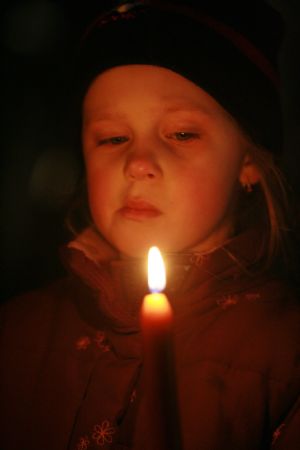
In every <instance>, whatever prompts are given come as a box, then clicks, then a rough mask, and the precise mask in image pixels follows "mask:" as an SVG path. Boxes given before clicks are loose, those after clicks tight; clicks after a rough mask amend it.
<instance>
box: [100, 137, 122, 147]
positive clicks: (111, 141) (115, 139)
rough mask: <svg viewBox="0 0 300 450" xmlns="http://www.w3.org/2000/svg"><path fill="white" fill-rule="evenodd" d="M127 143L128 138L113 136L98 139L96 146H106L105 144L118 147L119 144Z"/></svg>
mask: <svg viewBox="0 0 300 450" xmlns="http://www.w3.org/2000/svg"><path fill="white" fill-rule="evenodd" d="M127 141H128V137H126V136H113V137H110V138H105V139H100V140H99V141H98V142H97V144H98V145H106V144H111V145H119V144H123V143H124V142H127Z"/></svg>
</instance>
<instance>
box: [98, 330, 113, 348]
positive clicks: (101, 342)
mask: <svg viewBox="0 0 300 450" xmlns="http://www.w3.org/2000/svg"><path fill="white" fill-rule="evenodd" d="M94 341H95V343H96V345H97V346H98V347H99V348H100V349H101V350H102V351H103V352H109V351H110V345H109V344H108V342H107V340H106V336H105V333H104V331H97V332H96V335H95V338H94Z"/></svg>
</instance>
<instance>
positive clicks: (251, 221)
mask: <svg viewBox="0 0 300 450" xmlns="http://www.w3.org/2000/svg"><path fill="white" fill-rule="evenodd" d="M248 154H249V156H250V158H251V161H252V163H253V164H254V165H255V167H256V168H257V170H258V173H259V179H260V181H259V182H258V183H257V184H255V185H254V186H253V191H252V192H246V191H245V189H241V193H240V196H239V202H238V208H237V213H236V226H237V229H238V230H239V231H241V230H243V229H245V228H247V227H249V226H257V225H260V226H261V229H262V242H261V247H260V251H259V254H258V255H257V260H258V261H260V262H261V263H262V264H261V267H262V268H263V269H268V268H270V267H271V266H272V264H273V263H274V262H275V261H276V259H278V258H279V257H280V258H281V259H282V260H283V262H284V263H285V264H288V263H289V261H290V258H291V256H292V255H291V244H290V234H291V231H292V228H293V226H292V205H291V202H290V198H291V194H292V189H291V187H290V186H289V184H288V183H287V180H286V178H285V176H284V174H283V172H282V170H281V169H280V168H279V162H278V161H275V157H274V155H273V154H272V153H271V152H269V151H267V150H266V149H264V148H262V147H259V146H257V145H255V144H253V143H250V145H249V147H248ZM258 213H259V214H258Z"/></svg>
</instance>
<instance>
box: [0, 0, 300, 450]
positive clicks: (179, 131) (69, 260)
mask: <svg viewBox="0 0 300 450" xmlns="http://www.w3.org/2000/svg"><path fill="white" fill-rule="evenodd" d="M78 73H79V74H80V77H79V79H80V86H81V87H82V93H83V102H82V143H83V145H82V147H83V155H84V161H85V167H86V183H87V191H88V204H89V215H90V223H89V224H88V225H87V226H86V227H85V229H84V230H82V231H81V232H80V233H79V234H78V235H77V236H76V237H75V238H74V239H73V240H72V241H71V242H70V243H69V244H68V245H67V246H66V248H65V249H64V250H63V260H64V263H65V265H66V266H67V267H68V270H69V273H70V275H69V276H67V277H66V278H64V279H62V280H59V281H58V282H56V283H54V284H53V285H51V286H50V287H48V288H47V289H44V290H40V291H37V292H34V293H30V294H28V295H26V296H23V297H22V298H19V299H16V300H14V301H11V302H8V303H7V305H5V308H4V311H3V328H2V336H1V358H2V371H1V408H2V415H1V422H0V423H1V437H0V439H1V443H0V448H1V449H4V450H12V449H18V450H19V449H26V450H27V449H28V450H29V449H30V450H38V449H39V450H40V449H43V450H50V449H51V450H54V449H55V450H65V449H72V450H75V449H76V450H92V449H100V448H102V449H135V450H140V449H151V450H154V449H158V448H161V446H160V437H159V436H156V435H155V436H153V433H152V430H151V428H150V427H149V421H148V420H147V417H148V416H147V410H146V407H145V393H144V391H143V388H142V386H143V349H142V339H141V332H140V321H139V311H140V305H141V301H142V298H143V296H144V295H145V294H146V293H147V285H146V273H144V266H145V258H146V254H147V251H148V249H149V247H151V246H152V245H157V246H159V248H160V250H161V251H162V253H163V255H164V257H165V260H166V262H167V266H168V284H167V289H166V293H167V295H168V297H169V299H170V302H171V304H172V307H173V310H174V349H175V361H176V371H175V372H176V373H175V374H174V376H176V383H177V389H178V406H179V415H180V432H181V435H182V442H181V444H179V443H178V447H177V448H182V449H185V450H198V449H207V450H212V449H213V450H219V449H223V450H224V449H230V450H233V449H234V450H246V449H248V450H254V449H268V448H271V447H272V448H274V449H285V450H287V449H298V448H299V443H300V437H299V435H298V434H297V433H295V431H294V430H295V429H296V425H295V423H296V422H295V421H296V420H297V417H298V416H297V399H298V397H299V394H300V369H299V361H300V358H299V357H300V352H299V343H300V329H299V323H300V322H299V319H300V309H299V304H298V302H297V300H296V298H295V295H294V294H293V291H292V289H291V287H290V286H289V285H288V283H287V282H286V281H285V279H284V276H283V268H284V260H285V259H284V254H285V239H286V238H285V237H286V234H287V231H286V228H285V227H286V223H285V221H284V210H283V207H282V204H281V200H280V192H281V188H282V181H281V177H280V173H279V171H278V169H276V166H275V164H274V163H273V159H274V156H276V155H277V154H278V151H279V147H280V108H279V100H278V93H277V87H276V76H275V74H274V73H273V70H272V68H271V66H270V65H269V63H268V62H267V60H266V59H265V58H264V57H263V56H262V54H260V53H259V52H258V51H257V50H255V49H254V48H253V47H252V46H251V44H250V43H249V42H248V41H246V40H245V39H244V38H242V37H241V36H240V35H238V34H237V33H236V32H234V31H233V30H232V29H229V28H227V27H226V26H224V25H223V24H220V23H218V22H216V21H214V20H212V19H211V18H209V17H206V16H203V15H199V16H197V18H196V17H195V13H191V12H190V11H189V10H187V9H182V8H175V7H171V6H167V5H166V4H165V6H163V7H162V6H160V7H159V6H143V5H141V4H126V5H123V6H122V7H120V8H119V9H117V10H115V11H113V12H112V13H110V14H107V15H104V16H101V17H100V18H99V19H98V20H97V21H96V22H95V23H94V24H93V26H92V27H91V29H90V30H89V31H88V33H87V35H86V36H85V37H84V40H83V43H82V48H81V55H80V58H79V64H78ZM180 445H181V446H180ZM165 450H168V449H165Z"/></svg>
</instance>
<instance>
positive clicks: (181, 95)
mask: <svg viewBox="0 0 300 450" xmlns="http://www.w3.org/2000/svg"><path fill="white" fill-rule="evenodd" d="M141 105H147V108H148V109H149V108H150V109H151V108H152V109H154V110H156V109H159V110H160V111H163V112H166V113H177V112H180V111H182V112H184V111H186V112H189V113H202V114H207V115H210V114H211V113H212V112H214V113H215V112H216V111H217V110H220V109H223V108H222V107H221V106H220V105H219V104H218V103H217V101H216V100H214V99H213V98H212V97H211V96H210V95H209V94H207V93H206V92H205V91H204V90H203V89H202V88H201V87H199V86H197V85H195V84H194V83H193V82H191V81H190V80H188V79H187V78H185V77H183V76H182V75H180V74H177V73H176V72H173V71H171V70H169V69H165V68H162V67H156V66H143V65H133V66H120V67H116V68H113V69H110V70H108V71H106V72H104V73H102V74H100V75H98V76H97V77H96V78H95V79H94V81H93V82H92V83H91V85H90V87H89V89H88V91H87V93H86V96H85V100H84V107H85V111H86V112H88V111H93V110H95V109H97V110H99V109H101V110H102V111H105V112H106V115H107V116H110V115H115V114H116V108H117V106H118V107H120V109H122V107H124V108H125V109H127V108H129V107H130V106H133V107H134V106H137V107H138V106H141Z"/></svg>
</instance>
